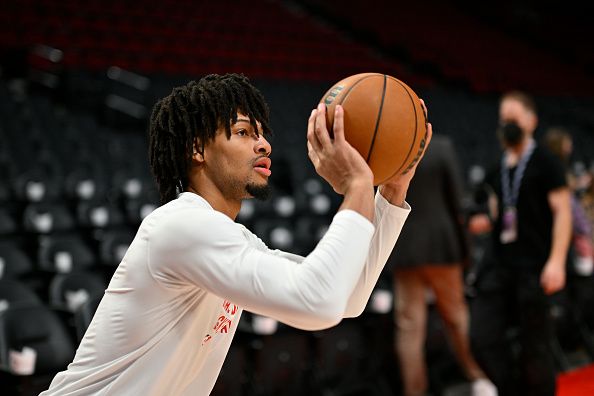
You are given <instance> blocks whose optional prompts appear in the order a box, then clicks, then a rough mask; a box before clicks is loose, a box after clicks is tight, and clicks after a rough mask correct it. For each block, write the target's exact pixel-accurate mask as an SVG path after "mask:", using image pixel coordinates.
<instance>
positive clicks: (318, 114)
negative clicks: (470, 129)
mask: <svg viewBox="0 0 594 396" xmlns="http://www.w3.org/2000/svg"><path fill="white" fill-rule="evenodd" d="M335 117H336V118H335V125H334V139H331V138H330V136H329V133H328V131H327V129H326V123H325V107H324V105H319V106H318V108H317V109H315V110H313V111H312V113H311V116H310V117H309V120H308V127H307V145H308V149H309V158H310V160H311V161H312V162H313V164H314V166H315V168H316V171H317V172H318V173H319V174H320V176H322V177H323V178H324V179H325V180H326V181H327V182H328V183H330V185H331V186H332V187H333V188H334V190H335V191H336V192H337V193H339V194H342V195H343V196H344V200H343V202H342V205H341V207H340V208H339V211H338V213H337V214H336V215H335V217H334V219H333V221H332V223H331V225H330V227H329V229H328V231H327V233H326V235H325V236H324V237H323V238H322V240H321V241H320V243H319V244H318V246H317V247H316V248H315V249H314V250H313V251H312V252H311V254H309V255H308V256H307V257H299V256H296V255H292V254H289V253H284V252H281V251H276V250H275V251H273V250H270V249H268V248H267V247H266V246H265V245H264V243H263V242H262V241H261V240H260V239H259V238H258V237H256V236H255V235H254V234H252V233H251V232H250V231H249V230H248V229H246V228H245V227H243V226H242V225H240V224H238V223H235V222H234V219H235V217H236V216H237V213H238V212H239V209H240V206H241V202H242V200H244V199H248V198H265V197H266V196H267V195H268V191H269V187H268V177H269V176H270V174H271V161H270V158H269V156H270V153H271V147H270V144H269V143H268V141H267V139H266V136H267V135H268V134H269V132H270V127H269V123H268V107H267V105H266V103H265V101H264V99H263V97H262V95H261V93H260V92H259V91H258V90H257V89H256V88H255V87H254V86H252V85H251V83H250V82H249V80H248V79H247V78H246V77H244V76H242V75H237V74H228V75H222V76H221V75H209V76H206V77H204V78H202V79H201V80H199V81H197V82H196V81H192V82H190V83H188V84H187V85H185V86H180V87H177V88H175V89H173V91H172V92H171V94H170V95H168V96H166V97H165V98H163V99H161V100H160V101H158V102H157V104H156V105H155V107H154V109H153V112H152V116H151V119H150V127H149V129H150V143H149V146H150V147H149V154H150V165H151V168H152V172H153V174H154V176H155V179H156V182H157V185H158V188H159V192H160V194H161V199H162V201H163V203H164V205H163V206H161V207H160V208H158V209H156V210H155V211H154V212H153V213H151V214H150V215H149V216H147V217H146V218H145V220H144V221H143V223H142V224H141V225H140V227H139V230H138V233H137V235H136V238H135V239H134V241H133V242H132V244H131V245H130V247H129V249H128V252H127V253H126V255H125V257H124V258H123V260H122V262H121V263H120V265H119V267H118V269H117V270H116V272H115V273H114V276H113V278H112V280H111V282H110V284H109V286H108V288H107V290H106V291H105V296H104V297H103V300H102V301H101V303H100V304H99V307H98V309H97V312H96V314H95V316H94V318H93V320H92V323H91V324H90V326H89V328H88V330H87V332H86V334H85V336H84V338H83V340H82V341H81V344H80V346H79V348H78V350H77V352H76V356H75V358H74V361H73V362H72V363H71V364H70V365H69V366H68V369H67V370H66V371H63V372H60V373H58V374H57V375H56V376H55V378H54V379H53V381H52V383H51V385H50V388H49V390H47V391H45V392H43V393H42V395H43V396H48V395H61V396H66V395H83V394H84V395H144V396H152V395H208V394H209V393H210V391H211V390H212V388H213V386H214V384H215V381H216V379H217V375H218V373H219V371H220V369H221V366H222V365H223V361H224V359H225V356H226V354H227V351H228V349H229V346H230V344H231V340H232V339H233V335H234V334H235V331H236V329H237V324H238V322H239V318H240V316H241V313H242V310H243V309H247V310H249V311H251V312H254V313H257V314H260V315H265V316H268V317H271V318H274V319H276V320H279V321H281V322H284V323H286V324H288V325H290V326H294V327H297V328H300V329H306V330H318V329H325V328H328V327H332V326H335V325H336V324H337V323H339V322H340V321H341V320H342V319H343V318H348V317H354V316H358V315H359V314H361V312H362V311H363V309H364V308H365V305H366V303H367V300H368V298H369V296H370V293H371V292H372V290H373V288H374V285H375V283H376V281H377V279H378V277H379V274H380V272H381V270H382V268H383V266H384V263H385V261H386V259H387V257H388V256H389V254H390V252H391V249H392V247H393V246H394V243H395V241H396V238H397V235H398V234H399V232H400V229H401V228H402V225H403V223H404V221H405V219H406V217H407V215H408V213H409V211H410V207H409V206H408V204H407V203H406V202H405V200H404V199H405V195H406V191H407V188H408V185H409V182H410V181H411V178H412V176H413V173H414V169H413V170H412V171H411V172H409V173H407V174H406V175H404V176H401V177H396V178H394V179H392V180H390V181H388V182H387V183H386V184H384V185H382V186H379V188H378V193H377V194H375V197H374V187H373V182H372V180H373V175H372V172H371V170H370V168H369V167H368V166H367V164H366V162H365V160H364V159H363V158H362V157H361V156H360V155H359V154H358V152H357V151H356V150H355V149H354V148H353V147H352V146H351V145H349V144H348V143H347V142H346V140H345V138H344V131H343V110H342V108H341V107H337V110H336V113H335ZM428 130H429V133H428V137H429V139H430V137H431V127H430V126H429V129H428ZM178 192H179V194H178Z"/></svg>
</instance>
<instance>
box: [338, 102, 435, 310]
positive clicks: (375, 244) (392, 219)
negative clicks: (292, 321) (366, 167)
mask: <svg viewBox="0 0 594 396" xmlns="http://www.w3.org/2000/svg"><path fill="white" fill-rule="evenodd" d="M424 106H425V105H424V103H423V107H424ZM432 136H433V128H432V126H431V124H427V137H426V143H425V150H424V151H423V155H424V154H425V151H426V150H427V147H428V146H429V143H430V141H431V138H432ZM421 160H422V159H421ZM419 162H420V161H419ZM419 162H417V164H416V165H415V166H414V167H413V168H412V169H411V170H410V171H409V172H408V173H406V174H404V175H397V176H395V177H394V178H392V179H390V180H388V181H386V182H385V183H384V184H382V185H380V186H379V188H378V193H377V194H376V198H375V202H376V206H375V218H374V225H375V226H376V231H375V234H374V237H373V240H372V242H371V248H370V249H369V255H368V256H367V261H366V263H365V267H364V268H363V272H362V273H361V277H360V278H359V282H358V283H357V286H356V287H355V290H354V291H353V293H352V294H351V296H350V298H349V302H348V304H347V310H346V311H345V317H355V316H359V315H360V314H361V313H362V312H363V311H364V309H365V306H366V305H367V302H368V301H369V297H370V296H371V293H372V292H373V289H374V288H375V285H376V283H377V280H378V278H379V276H380V274H381V272H382V270H383V269H384V266H385V264H386V261H387V260H388V257H389V256H390V254H391V252H392V250H393V249H394V245H395V244H396V240H397V239H398V236H399V235H400V231H401V230H402V226H403V225H404V222H405V221H406V218H407V216H408V213H409V212H410V206H409V205H408V204H407V203H406V201H405V198H406V193H407V191H408V187H409V185H410V182H411V180H412V178H413V177H414V174H415V171H416V168H417V166H418V164H419Z"/></svg>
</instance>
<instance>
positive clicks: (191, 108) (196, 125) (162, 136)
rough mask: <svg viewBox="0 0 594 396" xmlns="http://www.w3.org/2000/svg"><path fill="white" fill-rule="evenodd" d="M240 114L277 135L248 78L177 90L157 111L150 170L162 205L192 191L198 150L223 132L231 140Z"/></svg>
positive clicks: (212, 78)
mask: <svg viewBox="0 0 594 396" xmlns="http://www.w3.org/2000/svg"><path fill="white" fill-rule="evenodd" d="M237 112H241V113H242V114H245V115H246V116H248V117H249V119H250V123H251V124H252V126H253V127H254V130H256V131H257V130H258V129H257V124H256V122H260V124H261V125H262V132H263V133H264V134H265V135H269V134H271V133H272V130H271V128H270V125H269V117H270V110H269V108H268V105H267V104H266V102H265V101H264V97H263V96H262V94H261V93H260V91H259V90H258V89H257V88H256V87H254V86H253V85H252V84H251V83H250V81H249V79H248V78H247V77H245V76H244V75H243V74H235V73H231V74H225V75H218V74H209V75H207V76H205V77H203V78H201V79H200V80H198V81H190V82H189V83H188V84H186V85H183V86H180V87H176V88H173V90H172V92H171V93H170V94H169V95H168V96H166V97H164V98H162V99H160V100H159V101H158V102H157V103H156V104H155V106H154V107H153V110H152V114H151V118H150V124H149V156H148V157H149V164H150V168H151V172H152V174H153V177H154V178H155V181H156V183H157V188H158V190H159V195H160V197H161V203H162V204H165V203H167V202H169V201H171V200H173V199H175V198H176V197H177V194H178V191H179V192H182V191H184V189H185V188H186V187H187V186H188V173H189V170H190V165H191V162H192V155H193V153H194V150H196V151H198V152H199V153H201V154H203V153H204V146H205V145H206V144H207V143H208V142H210V141H212V140H214V138H215V135H216V131H217V129H218V128H219V127H222V126H224V127H225V131H226V134H227V138H229V137H230V136H231V125H232V124H234V123H235V122H237Z"/></svg>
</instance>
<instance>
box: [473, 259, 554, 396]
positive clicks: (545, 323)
mask: <svg viewBox="0 0 594 396" xmlns="http://www.w3.org/2000/svg"><path fill="white" fill-rule="evenodd" d="M490 272H491V273H490V277H491V279H490V281H491V282H490V283H491V285H495V287H490V288H489V289H488V290H482V291H481V290H480V288H479V289H478V293H477V295H476V297H475V298H474V299H472V300H471V301H470V338H471V346H472V350H473V353H474V356H475V358H476V359H477V361H478V363H479V365H480V366H481V367H482V368H483V370H484V371H485V373H486V374H487V375H488V376H489V378H490V379H491V380H492V381H493V383H494V384H495V385H496V386H497V389H498V392H499V395H500V396H512V395H513V396H515V395H535V396H536V395H538V396H554V395H555V389H556V380H555V378H556V368H555V362H554V358H553V354H552V351H551V340H552V337H553V325H552V320H551V317H550V311H549V302H548V298H547V296H546V295H544V293H543V291H542V288H541V286H540V272H539V271H534V270H518V269H513V270H512V269H502V268H496V269H493V270H491V271H490Z"/></svg>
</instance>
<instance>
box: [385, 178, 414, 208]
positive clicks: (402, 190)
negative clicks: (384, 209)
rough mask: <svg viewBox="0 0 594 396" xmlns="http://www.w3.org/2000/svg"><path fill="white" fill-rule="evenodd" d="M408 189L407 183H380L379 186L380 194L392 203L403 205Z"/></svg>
mask: <svg viewBox="0 0 594 396" xmlns="http://www.w3.org/2000/svg"><path fill="white" fill-rule="evenodd" d="M407 191H408V183H406V184H382V185H380V186H379V192H380V194H381V195H382V196H383V197H384V198H385V199H386V200H387V201H388V202H390V203H391V204H392V205H396V206H400V207H404V202H405V200H406V192H407Z"/></svg>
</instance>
